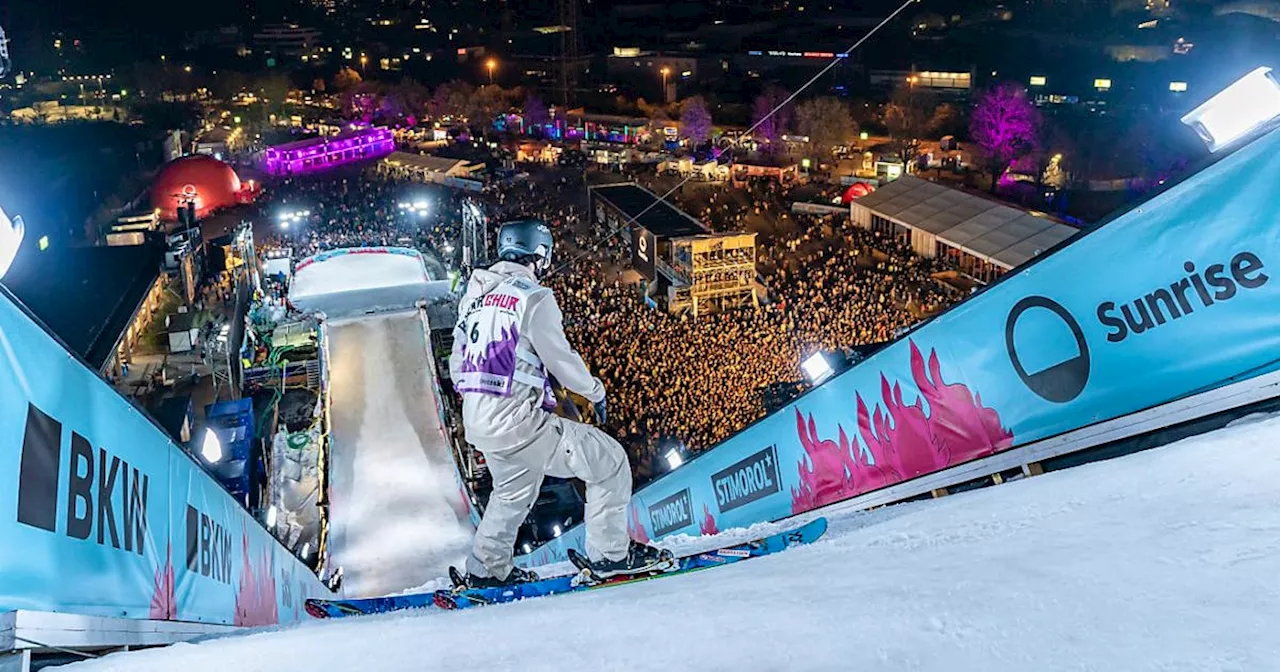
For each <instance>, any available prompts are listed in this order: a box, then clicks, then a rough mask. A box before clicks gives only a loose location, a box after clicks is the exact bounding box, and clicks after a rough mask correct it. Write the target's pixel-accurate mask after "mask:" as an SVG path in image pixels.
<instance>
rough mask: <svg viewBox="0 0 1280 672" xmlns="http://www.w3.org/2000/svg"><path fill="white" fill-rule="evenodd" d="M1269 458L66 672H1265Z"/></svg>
mask: <svg viewBox="0 0 1280 672" xmlns="http://www.w3.org/2000/svg"><path fill="white" fill-rule="evenodd" d="M1278 444H1280V418H1273V419H1268V420H1264V421H1254V422H1252V423H1245V424H1241V425H1238V426H1236V427H1231V428H1227V429H1224V430H1220V431H1217V432H1214V433H1212V434H1207V435H1205V436H1202V437H1197V438H1193V439H1188V440H1184V441H1181V442H1179V443H1176V444H1172V445H1170V446H1167V447H1164V448H1160V449H1157V450H1152V451H1148V452H1145V453H1138V454H1134V455H1130V456H1127V457H1124V458H1119V459H1116V460H1112V461H1108V462H1098V463H1093V464H1089V465H1086V466H1082V467H1077V468H1074V469H1070V470H1067V471H1060V472H1052V473H1049V474H1046V475H1043V476H1037V477H1034V478H1030V479H1025V480H1021V481H1015V482H1012V483H1006V484H1004V485H1000V486H996V487H992V488H987V489H983V490H976V491H971V492H968V493H964V494H959V495H953V496H950V497H945V498H942V499H938V500H930V501H926V502H916V503H911V504H904V505H899V506H893V507H889V508H884V509H879V510H876V511H871V512H856V511H849V510H845V511H841V510H839V509H836V510H827V511H823V512H821V513H823V514H824V515H827V516H828V517H829V518H830V520H831V523H832V527H831V531H830V532H829V533H828V537H827V539H825V540H823V541H820V542H818V543H817V544H814V545H813V546H807V547H801V548H797V549H794V550H791V551H788V552H786V553H782V554H780V555H777V556H771V557H766V558H761V559H759V560H753V561H751V562H746V563H742V564H739V565H732V566H728V567H724V568H721V569H713V570H709V571H707V572H702V573H698V574H693V575H688V576H679V577H672V578H670V579H667V580H663V581H653V582H647V583H643V584H637V585H631V586H621V587H618V588H613V589H610V590H605V591H599V592H596V593H585V594H578V595H567V596H558V597H551V598H544V599H540V600H532V601H528V602H524V603H517V604H512V605H504V606H497V607H491V608H481V609H476V610H474V611H466V612H456V613H448V612H419V613H415V614H409V615H403V614H387V615H383V616H373V617H366V618H355V619H343V620H338V621H325V622H319V621H317V622H312V623H306V624H303V625H301V626H297V627H293V628H288V629H284V630H280V631H276V632H269V633H260V634H249V635H245V636H233V637H226V638H222V639H217V640H212V641H207V642H203V643H201V644H198V645H195V646H179V647H174V648H169V649H159V650H153V651H143V652H138V653H129V654H115V655H111V656H108V657H106V658H104V659H101V660H98V661H93V662H89V663H84V664H82V665H80V667H78V668H77V669H78V670H84V671H85V672H92V671H94V670H131V671H134V672H145V671H151V670H155V671H157V672H159V671H162V670H163V671H168V670H183V672H202V671H204V670H209V671H210V672H213V671H219V672H220V671H221V670H225V669H227V668H228V666H234V667H235V668H236V669H239V670H246V671H248V670H262V671H264V672H279V671H280V670H294V669H297V670H307V671H308V672H314V671H316V670H334V671H341V672H347V671H349V670H357V669H358V670H458V669H467V670H519V671H520V672H536V671H540V670H546V671H548V672H552V671H554V672H563V671H564V670H660V671H664V672H665V671H669V670H806V671H808V670H947V671H948V672H954V671H956V670H974V671H979V670H981V671H983V672H987V671H1005V670H1007V671H1010V672H1025V671H1027V670H1036V671H1051V670H1099V671H1111V670H1125V671H1126V672H1137V671H1143V670H1263V669H1275V665H1276V661H1277V660H1280V630H1277V629H1276V627H1275V622H1276V620H1275V615H1276V614H1278V613H1280V584H1278V583H1277V582H1276V575H1277V571H1278V570H1280V541H1277V540H1280V487H1277V485H1276V484H1277V483H1280V451H1277V450H1276V448H1275V446H1276V445H1278ZM764 527H767V526H758V528H760V529H757V530H756V531H757V532H759V531H761V529H763V528H764ZM742 534H743V536H745V535H746V534H747V533H742ZM674 541H675V542H679V541H680V540H674ZM684 543H685V544H686V545H688V541H687V539H686V540H685V542H684Z"/></svg>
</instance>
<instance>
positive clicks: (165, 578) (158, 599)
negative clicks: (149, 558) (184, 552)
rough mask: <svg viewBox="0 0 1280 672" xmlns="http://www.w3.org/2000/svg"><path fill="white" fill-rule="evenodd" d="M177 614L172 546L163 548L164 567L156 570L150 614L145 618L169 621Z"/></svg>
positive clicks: (169, 544) (166, 545)
mask: <svg viewBox="0 0 1280 672" xmlns="http://www.w3.org/2000/svg"><path fill="white" fill-rule="evenodd" d="M177 613H178V605H177V604H175V603H174V599H173V544H171V543H167V544H165V546H164V566H163V567H157V568H156V577H155V584H154V587H153V589H152V592H151V612H150V614H149V615H148V616H147V617H148V618H151V619H153V620H164V621H167V620H171V619H172V618H173V617H174V616H176V615H177Z"/></svg>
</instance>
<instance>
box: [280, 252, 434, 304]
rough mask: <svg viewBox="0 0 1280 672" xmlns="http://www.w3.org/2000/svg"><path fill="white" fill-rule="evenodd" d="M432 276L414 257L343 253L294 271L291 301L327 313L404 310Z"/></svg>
mask: <svg viewBox="0 0 1280 672" xmlns="http://www.w3.org/2000/svg"><path fill="white" fill-rule="evenodd" d="M430 280H432V279H429V278H427V276H426V275H425V272H424V270H423V265H422V261H421V260H419V259H418V258H417V257H411V256H407V255H403V254H344V255H340V256H336V257H331V258H329V259H325V260H324V261H318V262H316V263H313V264H310V265H308V266H305V267H303V268H302V269H301V270H299V271H297V273H296V274H295V276H294V278H293V282H292V284H291V285H290V286H289V300H290V301H292V302H293V303H294V305H296V306H297V307H298V308H300V309H302V310H304V311H307V312H310V311H315V310H320V311H324V312H325V313H326V314H327V315H329V316H330V317H339V316H345V315H354V314H359V313H363V312H366V311H370V312H372V311H376V310H384V309H395V308H407V307H410V306H412V305H413V304H414V302H415V301H417V300H419V299H421V298H423V297H424V296H426V295H427V294H428V293H429V290H428V283H429V281H430ZM435 280H439V279H438V278H437V279H435Z"/></svg>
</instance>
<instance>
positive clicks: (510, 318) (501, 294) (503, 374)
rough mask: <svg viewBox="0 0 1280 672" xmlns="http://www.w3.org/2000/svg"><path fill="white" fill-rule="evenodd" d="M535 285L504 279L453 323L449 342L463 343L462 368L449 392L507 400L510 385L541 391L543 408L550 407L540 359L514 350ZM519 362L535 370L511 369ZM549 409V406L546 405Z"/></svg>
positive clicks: (550, 397) (552, 400) (550, 396)
mask: <svg viewBox="0 0 1280 672" xmlns="http://www.w3.org/2000/svg"><path fill="white" fill-rule="evenodd" d="M537 289H540V288H539V287H538V286H537V285H536V284H534V283H531V282H529V281H528V280H525V279H523V278H510V279H507V280H505V281H503V282H502V283H501V284H499V285H498V286H497V287H494V288H493V290H491V291H490V292H489V293H488V294H485V295H484V296H482V297H479V298H477V299H476V300H474V301H473V302H472V303H471V305H470V306H468V307H467V309H466V312H465V313H464V314H463V315H462V317H461V319H459V321H458V329H457V332H456V333H455V338H462V339H464V343H463V347H462V354H463V359H462V367H461V372H460V373H459V374H458V380H456V381H454V387H455V388H456V389H457V390H458V391H459V392H464V393H465V392H478V393H480V394H490V395H494V396H499V397H509V396H511V392H512V386H513V384H514V383H516V382H520V383H524V384H526V385H529V386H531V387H536V388H540V389H542V390H543V403H542V405H543V407H544V408H548V407H550V408H554V407H555V395H554V393H553V392H552V390H551V384H550V382H549V381H548V380H547V374H546V369H545V368H544V367H543V365H542V360H541V359H539V358H538V356H537V355H536V354H535V353H534V352H533V351H531V350H529V349H528V348H524V347H521V345H520V327H521V325H523V324H524V314H525V311H526V310H527V309H528V305H529V297H530V296H531V295H532V293H533V290H537ZM518 359H519V360H524V361H525V362H526V363H527V364H529V365H531V366H533V367H535V368H536V369H537V370H538V375H536V376H535V375H531V374H528V373H525V372H523V371H519V370H517V369H516V360H518ZM548 404H550V406H548Z"/></svg>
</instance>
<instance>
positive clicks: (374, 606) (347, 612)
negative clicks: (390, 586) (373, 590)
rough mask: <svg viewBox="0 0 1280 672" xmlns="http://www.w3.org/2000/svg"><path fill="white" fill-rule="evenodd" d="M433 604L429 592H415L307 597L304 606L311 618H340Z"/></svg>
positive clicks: (425, 606) (427, 606)
mask: <svg viewBox="0 0 1280 672" xmlns="http://www.w3.org/2000/svg"><path fill="white" fill-rule="evenodd" d="M434 606H435V604H434V601H433V599H432V594H431V593H415V594H411V595H391V596H389V597H368V598H362V599H353V600H333V599H323V598H316V597H312V598H308V599H307V601H306V603H305V607H306V610H307V613H308V614H310V615H311V617H312V618H342V617H344V616H366V615H369V614H385V613H387V612H389V611H404V610H406V609H431V608H434Z"/></svg>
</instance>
